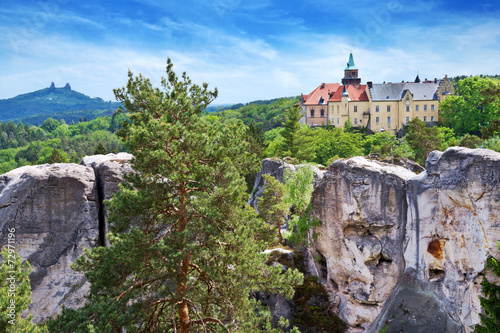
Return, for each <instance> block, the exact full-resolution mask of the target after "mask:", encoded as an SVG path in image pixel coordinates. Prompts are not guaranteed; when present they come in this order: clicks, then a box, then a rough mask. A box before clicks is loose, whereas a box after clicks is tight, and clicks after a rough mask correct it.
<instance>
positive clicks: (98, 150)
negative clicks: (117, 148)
mask: <svg viewBox="0 0 500 333" xmlns="http://www.w3.org/2000/svg"><path fill="white" fill-rule="evenodd" d="M107 153H108V150H107V149H106V147H105V146H104V145H103V144H102V142H101V141H99V144H98V145H97V147H96V149H95V150H94V154H102V155H106V154H107Z"/></svg>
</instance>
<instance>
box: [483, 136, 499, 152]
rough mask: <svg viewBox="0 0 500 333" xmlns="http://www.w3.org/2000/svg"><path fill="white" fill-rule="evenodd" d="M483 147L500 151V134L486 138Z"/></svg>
mask: <svg viewBox="0 0 500 333" xmlns="http://www.w3.org/2000/svg"><path fill="white" fill-rule="evenodd" d="M483 148H486V149H491V150H494V151H496V152H500V136H494V137H491V138H489V139H486V140H484V142H483Z"/></svg>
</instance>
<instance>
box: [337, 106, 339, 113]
mask: <svg viewBox="0 0 500 333" xmlns="http://www.w3.org/2000/svg"><path fill="white" fill-rule="evenodd" d="M337 113H339V106H338V105H337Z"/></svg>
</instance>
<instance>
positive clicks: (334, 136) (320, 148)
mask: <svg viewBox="0 0 500 333" xmlns="http://www.w3.org/2000/svg"><path fill="white" fill-rule="evenodd" d="M314 131H315V149H316V158H315V160H314V161H313V162H316V163H318V164H322V165H327V164H328V161H329V160H330V159H331V158H332V157H334V156H338V157H340V158H347V157H351V156H360V155H363V152H364V149H363V146H364V140H363V135H362V134H360V133H352V132H347V131H343V130H342V129H340V128H328V129H324V128H315V129H314Z"/></svg>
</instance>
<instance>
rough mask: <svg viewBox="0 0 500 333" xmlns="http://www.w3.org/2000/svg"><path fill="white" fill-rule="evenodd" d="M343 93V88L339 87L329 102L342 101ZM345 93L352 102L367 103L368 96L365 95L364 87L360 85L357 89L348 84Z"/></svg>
mask: <svg viewBox="0 0 500 333" xmlns="http://www.w3.org/2000/svg"><path fill="white" fill-rule="evenodd" d="M343 91H344V86H341V87H339V89H337V91H336V92H335V94H334V95H333V96H332V98H330V99H329V101H331V102H340V101H341V100H342V92H343ZM347 93H348V94H349V99H350V101H352V102H357V101H368V95H367V94H366V85H360V86H359V89H356V87H355V86H353V85H350V84H348V85H347Z"/></svg>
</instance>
